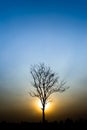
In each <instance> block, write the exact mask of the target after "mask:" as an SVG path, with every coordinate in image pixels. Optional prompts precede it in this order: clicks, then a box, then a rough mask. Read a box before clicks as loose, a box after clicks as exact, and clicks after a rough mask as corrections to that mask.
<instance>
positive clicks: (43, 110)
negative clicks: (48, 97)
mask: <svg viewBox="0 0 87 130" xmlns="http://www.w3.org/2000/svg"><path fill="white" fill-rule="evenodd" d="M42 122H43V123H45V106H44V105H43V109H42Z"/></svg>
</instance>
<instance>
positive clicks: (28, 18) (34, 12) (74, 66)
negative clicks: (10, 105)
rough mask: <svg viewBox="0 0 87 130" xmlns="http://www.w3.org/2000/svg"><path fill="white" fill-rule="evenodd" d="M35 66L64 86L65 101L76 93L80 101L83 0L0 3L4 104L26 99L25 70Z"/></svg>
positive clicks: (86, 48)
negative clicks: (66, 91) (45, 69)
mask: <svg viewBox="0 0 87 130" xmlns="http://www.w3.org/2000/svg"><path fill="white" fill-rule="evenodd" d="M40 62H44V63H45V64H47V65H49V66H50V67H52V69H53V70H55V71H56V72H58V74H59V76H60V77H61V78H64V79H65V80H67V81H68V82H69V84H70V85H71V90H70V92H69V96H70V95H72V94H73V92H77V93H78V94H79V91H81V95H84V94H83V93H84V92H85V91H86V90H87V86H86V84H87V81H86V79H87V70H86V66H87V2H86V0H61V1H59V0H42V1H40V0H37V1H36V0H21V1H20V0H0V92H1V97H2V99H3V100H5V101H6V98H7V97H8V95H11V94H13V95H14V97H15V98H16V95H21V94H25V93H26V92H25V91H26V90H28V88H29V87H28V84H29V82H30V79H31V78H30V74H29V69H30V65H32V64H38V63H40ZM11 96H12V95H11ZM4 98H5V99H4ZM86 99H87V97H86ZM3 100H2V101H3Z"/></svg>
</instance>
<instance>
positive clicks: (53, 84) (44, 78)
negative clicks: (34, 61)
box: [29, 63, 68, 123]
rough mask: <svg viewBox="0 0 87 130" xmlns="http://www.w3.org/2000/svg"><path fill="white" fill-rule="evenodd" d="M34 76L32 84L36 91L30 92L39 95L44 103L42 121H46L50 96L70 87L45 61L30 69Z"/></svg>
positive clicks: (32, 94) (33, 95) (35, 95)
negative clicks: (46, 110)
mask: <svg viewBox="0 0 87 130" xmlns="http://www.w3.org/2000/svg"><path fill="white" fill-rule="evenodd" d="M30 73H31V75H32V78H33V82H32V85H33V87H34V88H35V91H31V92H29V93H30V95H31V96H32V97H38V98H39V99H40V101H41V104H42V121H43V123H44V122H45V106H46V104H47V103H48V102H49V97H50V96H51V95H52V94H53V93H56V92H64V91H65V90H66V89H68V87H67V86H65V84H66V82H65V81H64V80H63V81H60V82H59V77H58V76H57V74H56V73H55V72H53V71H52V70H51V68H50V67H47V66H45V65H44V63H41V64H38V65H34V66H32V67H31V69H30Z"/></svg>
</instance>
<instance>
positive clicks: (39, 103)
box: [38, 101, 50, 110]
mask: <svg viewBox="0 0 87 130" xmlns="http://www.w3.org/2000/svg"><path fill="white" fill-rule="evenodd" d="M38 107H39V108H40V109H42V108H43V107H42V104H41V101H38ZM49 107H50V104H49V103H47V104H46V105H45V110H49Z"/></svg>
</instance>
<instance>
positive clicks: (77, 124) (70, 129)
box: [0, 119, 87, 130]
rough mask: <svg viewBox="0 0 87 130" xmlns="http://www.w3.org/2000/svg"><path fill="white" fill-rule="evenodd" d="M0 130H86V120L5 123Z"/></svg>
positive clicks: (0, 126)
mask: <svg viewBox="0 0 87 130" xmlns="http://www.w3.org/2000/svg"><path fill="white" fill-rule="evenodd" d="M2 129H5V130H6V129H8V130H9V129H11V130H13V129H23V130H27V129H28V130H29V129H31V130H33V129H34V130H35V129H36V130H39V129H40V130H42V129H48V130H49V129H53V130H57V129H58V130H65V129H66V130H74V129H77V130H79V129H81V130H87V120H82V119H80V120H77V121H72V120H70V119H67V120H66V121H64V122H63V121H60V122H56V121H54V122H49V123H48V122H46V123H45V124H42V123H34V122H33V123H29V122H21V123H7V122H4V121H3V122H1V123H0V130H2Z"/></svg>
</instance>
